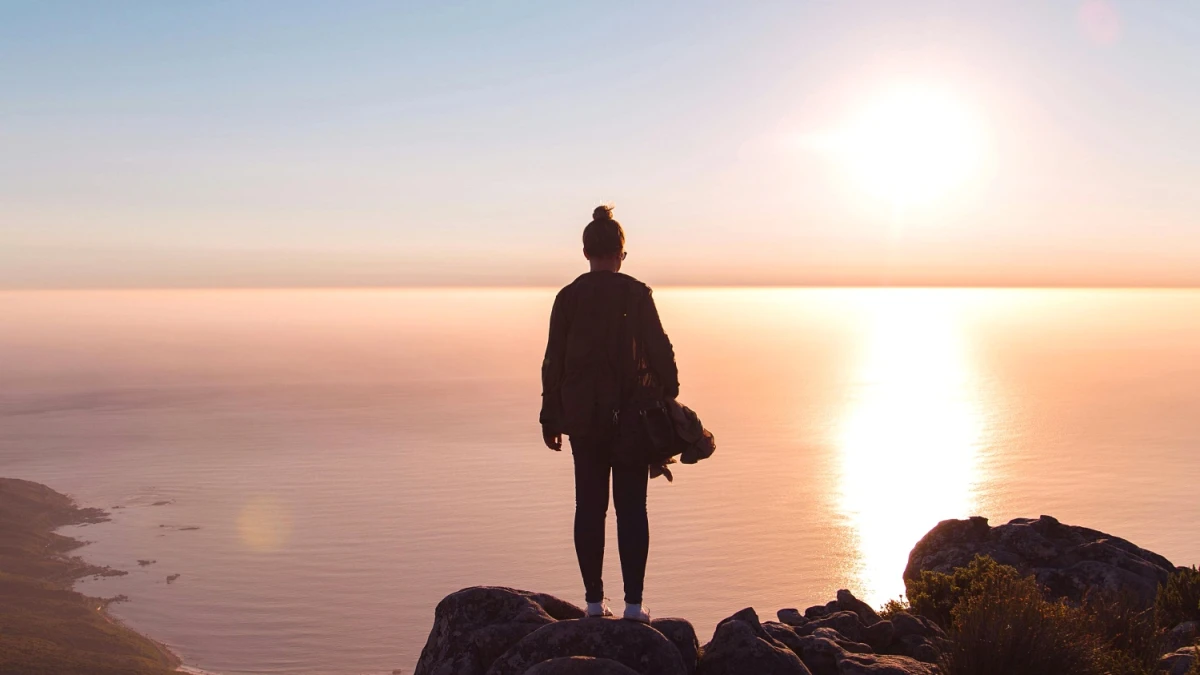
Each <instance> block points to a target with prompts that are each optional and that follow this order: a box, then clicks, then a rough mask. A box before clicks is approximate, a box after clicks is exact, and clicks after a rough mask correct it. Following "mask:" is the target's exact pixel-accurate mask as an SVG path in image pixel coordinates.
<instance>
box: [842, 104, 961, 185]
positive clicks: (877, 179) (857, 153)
mask: <svg viewBox="0 0 1200 675" xmlns="http://www.w3.org/2000/svg"><path fill="white" fill-rule="evenodd" d="M829 140H830V141H831V142H830V146H831V147H830V149H831V150H833V151H834V152H835V154H836V155H837V159H838V161H839V163H841V164H842V165H843V168H844V169H845V171H846V173H847V174H848V175H849V176H850V178H851V180H852V183H853V184H854V186H855V187H856V188H857V189H858V190H860V191H862V192H864V193H866V194H867V195H869V196H870V197H872V198H874V199H878V200H883V201H885V202H887V203H888V204H890V205H891V206H893V207H897V208H903V207H914V206H923V205H928V204H931V203H935V202H938V201H941V200H943V199H946V198H947V197H949V196H951V195H953V194H954V193H955V192H957V191H959V190H960V189H961V188H963V187H964V186H965V185H966V184H967V183H968V182H969V181H971V180H972V179H974V178H975V177H976V175H977V173H978V169H979V165H980V162H981V159H982V156H983V134H982V130H981V127H980V123H979V120H978V116H977V115H976V114H975V113H974V111H973V110H971V109H970V107H969V106H967V105H966V104H965V103H963V102H962V101H961V100H960V99H958V98H957V97H955V96H954V95H953V94H951V93H950V92H948V91H944V90H941V89H938V88H936V87H929V86H916V85H909V86H903V87H896V88H893V89H891V90H889V91H887V92H885V93H883V94H881V95H879V96H877V97H876V98H874V99H872V100H871V101H870V102H869V103H867V104H866V105H865V106H863V107H862V108H861V110H860V111H859V112H858V113H857V114H856V115H853V116H852V117H851V119H850V120H849V122H848V123H847V124H846V125H845V126H844V127H843V128H842V129H840V130H839V131H838V132H836V133H835V134H834V137H833V138H832V139H829Z"/></svg>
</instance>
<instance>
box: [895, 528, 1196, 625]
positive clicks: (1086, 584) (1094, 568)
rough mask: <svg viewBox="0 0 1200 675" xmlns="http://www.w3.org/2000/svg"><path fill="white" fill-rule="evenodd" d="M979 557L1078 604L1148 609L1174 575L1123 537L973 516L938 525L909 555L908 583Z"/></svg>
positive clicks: (1153, 555) (1166, 563)
mask: <svg viewBox="0 0 1200 675" xmlns="http://www.w3.org/2000/svg"><path fill="white" fill-rule="evenodd" d="M977 554H983V555H988V556H991V557H992V558H994V559H995V560H996V561H997V562H1000V563H1002V564H1005V565H1012V566H1013V567H1016V568H1017V569H1018V570H1020V571H1021V572H1022V573H1026V574H1033V575H1034V576H1036V577H1037V580H1038V582H1039V583H1041V584H1042V585H1043V586H1045V587H1046V588H1047V589H1048V590H1049V592H1050V594H1051V596H1053V597H1063V598H1068V599H1070V600H1075V601H1078V600H1081V599H1082V598H1083V596H1084V595H1085V594H1087V593H1088V592H1092V591H1098V592H1104V593H1129V594H1131V595H1132V596H1133V597H1135V598H1137V599H1138V600H1139V601H1140V602H1141V603H1142V604H1143V605H1144V606H1146V607H1149V606H1151V605H1153V604H1154V596H1155V593H1156V591H1157V589H1158V585H1159V584H1161V583H1165V582H1166V580H1167V575H1169V574H1170V573H1171V572H1173V571H1174V570H1175V566H1174V565H1172V564H1171V562H1170V561H1169V560H1167V559H1166V558H1164V557H1162V556H1161V555H1158V554H1157V553H1154V552H1152V551H1147V550H1146V549H1143V548H1139V547H1138V546H1135V545H1133V544H1131V543H1130V542H1128V541H1126V540H1124V539H1121V538H1120V537H1114V536H1112V535H1109V534H1105V533H1103V532H1099V531H1096V530H1091V529H1088V528H1086V527H1078V526H1074V525H1063V524H1062V523H1060V522H1058V521H1057V520H1055V519H1054V518H1051V517H1050V516H1042V517H1040V518H1037V519H1033V518H1017V519H1014V520H1012V521H1009V522H1008V524H1006V525H999V526H996V527H991V526H989V525H988V521H987V519H986V518H981V517H974V518H970V519H968V520H944V521H942V522H940V523H938V524H937V525H936V526H935V527H934V528H933V529H932V530H930V531H929V532H928V533H927V534H926V535H925V536H924V537H922V538H921V540H920V541H919V542H917V545H916V546H915V547H914V548H913V550H912V552H911V553H910V554H909V556H908V567H906V568H905V570H904V578H905V579H916V578H918V577H919V576H920V574H921V572H922V571H924V570H933V571H937V572H949V571H950V570H952V569H954V568H955V567H963V566H966V565H967V564H968V563H969V562H970V561H971V559H972V558H974V557H975V556H976V555H977Z"/></svg>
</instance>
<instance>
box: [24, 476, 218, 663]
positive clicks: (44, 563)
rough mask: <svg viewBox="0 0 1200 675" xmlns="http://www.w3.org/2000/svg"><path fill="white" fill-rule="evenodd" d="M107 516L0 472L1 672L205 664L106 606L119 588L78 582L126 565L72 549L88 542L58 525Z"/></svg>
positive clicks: (95, 520) (117, 573) (114, 572)
mask: <svg viewBox="0 0 1200 675" xmlns="http://www.w3.org/2000/svg"><path fill="white" fill-rule="evenodd" d="M108 519H109V517H108V513H107V512H106V511H104V510H102V509H98V508H89V507H81V506H79V505H78V504H77V503H76V502H75V500H74V499H72V498H71V497H69V496H67V495H64V494H62V493H59V492H57V491H55V490H53V489H52V488H50V487H47V486H45V485H42V484H41V483H35V482H32V481H27V480H21V479H17V478H0V598H3V600H4V601H3V602H2V603H0V626H2V627H3V628H4V630H0V672H29V673H42V672H45V673H85V672H86V673H96V674H97V675H101V674H107V673H112V674H113V675H116V674H117V673H128V674H131V675H161V674H163V673H179V672H185V673H187V672H190V673H196V674H199V673H203V672H204V671H199V670H195V669H190V668H187V667H186V666H184V665H183V662H182V659H180V658H179V656H178V655H177V654H175V653H174V652H172V651H171V649H170V648H169V647H167V645H165V644H163V643H161V642H158V641H157V640H154V639H152V638H150V637H147V636H145V635H143V634H141V633H139V632H137V631H135V630H133V629H132V628H130V627H129V626H127V625H125V624H124V623H123V622H122V621H121V620H120V619H118V618H117V617H115V616H113V615H112V614H111V613H110V612H109V611H108V608H109V606H110V605H112V604H113V603H115V602H119V601H121V600H122V598H121V596H117V597H115V598H102V597H91V596H87V595H84V594H83V593H80V592H78V591H76V590H74V587H75V582H76V581H78V580H80V579H83V578H85V577H91V576H120V575H123V574H125V573H124V572H120V571H117V570H114V569H112V568H110V567H103V566H99V565H93V564H91V563H89V562H87V561H86V560H84V559H83V558H82V557H81V556H77V555H72V552H73V551H75V550H77V549H79V548H81V547H82V546H84V545H85V544H86V543H87V542H85V541H81V540H79V539H75V538H73V537H68V536H66V535H62V534H58V533H57V530H58V529H59V528H61V527H64V526H67V525H82V524H93V523H103V522H106V521H108Z"/></svg>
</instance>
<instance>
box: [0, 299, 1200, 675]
mask: <svg viewBox="0 0 1200 675" xmlns="http://www.w3.org/2000/svg"><path fill="white" fill-rule="evenodd" d="M553 294H554V291H553V290H551V289H543V290H478V289H459V290H378V291H374V290H329V291H323V290H295V291H275V290H271V291H265V290H264V291H260V290H253V291H61V292H59V291H54V292H4V293H0V316H3V317H4V321H3V324H0V383H2V384H3V387H2V388H0V474H2V475H5V476H14V477H21V478H27V479H31V480H36V481H41V482H45V483H47V484H49V485H50V486H51V487H54V488H56V489H58V490H60V491H64V492H68V493H71V494H73V495H75V496H77V497H78V499H79V500H80V501H81V503H83V504H85V505H88V506H100V507H116V506H119V507H121V508H119V509H114V510H113V511H112V516H113V521H112V522H111V523H106V524H102V525H97V526H91V527H86V528H72V530H73V531H71V532H69V533H70V534H75V535H76V536H82V537H83V538H86V539H88V540H92V541H93V543H92V544H90V545H89V546H87V547H85V548H84V549H82V550H81V553H82V554H83V555H84V556H86V557H87V558H88V559H89V560H92V561H95V562H99V563H103V564H109V565H112V566H114V567H116V568H118V569H123V570H128V571H129V572H130V574H129V575H127V576H125V577H120V578H112V579H105V580H101V581H96V582H86V583H83V584H80V588H81V590H83V591H84V592H87V593H90V594H93V595H116V594H118V593H124V594H126V595H128V596H129V597H130V599H131V601H130V602H128V603H124V604H119V605H116V606H115V608H114V609H115V613H116V614H117V615H118V616H120V617H121V618H123V619H125V620H126V621H128V622H129V624H130V625H132V626H133V627H134V628H136V629H138V630H141V631H144V632H146V633H148V634H149V635H150V636H152V637H154V638H156V639H159V640H161V641H164V642H166V643H167V644H169V645H170V646H171V647H172V648H174V649H176V650H177V651H178V652H179V653H180V654H181V656H182V657H183V658H184V660H185V662H186V663H188V664H189V665H191V666H196V667H199V668H203V669H206V670H211V671H215V672H219V673H264V672H278V673H283V672H286V673H311V674H315V673H338V674H347V675H349V674H352V673H366V672H390V671H391V670H392V669H393V668H404V669H405V672H408V671H409V669H411V667H412V666H413V665H414V664H415V662H416V659H417V656H418V654H419V651H420V648H421V646H422V645H423V644H424V641H425V638H426V636H427V634H428V631H429V628H430V625H431V622H432V618H433V608H434V606H435V605H436V603H437V602H438V601H439V600H440V599H441V598H442V597H443V596H444V595H446V594H447V593H450V592H453V591H455V590H458V589H459V588H462V587H465V586H470V585H476V584H501V585H507V586H514V587H518V588H527V589H532V590H538V591H544V592H550V593H554V594H556V595H559V596H561V597H564V598H565V599H568V600H571V601H573V602H577V603H578V602H581V601H582V585H581V582H580V581H579V579H578V570H577V568H576V564H575V558H574V551H573V548H572V544H571V519H572V509H573V496H572V482H571V462H570V457H569V455H568V454H567V453H565V452H564V453H562V454H556V453H553V452H550V451H549V450H547V449H545V448H544V447H543V446H542V444H541V442H540V439H539V437H538V436H539V430H538V427H537V424H536V422H537V410H538V405H539V398H538V397H539V391H540V384H539V381H538V367H539V364H540V362H541V358H542V350H543V348H544V346H545V331H546V324H547V318H548V313H549V308H550V303H551V301H552V299H553ZM655 297H656V299H657V301H658V304H659V308H660V311H661V313H662V316H663V321H664V324H665V326H666V328H667V332H668V333H669V334H670V336H671V339H672V341H673V342H674V344H675V347H676V352H677V356H678V361H679V366H680V375H681V381H682V391H681V397H680V398H681V400H682V401H683V402H685V403H686V404H688V405H689V406H691V407H693V408H695V409H696V410H697V411H698V412H699V414H700V415H701V418H702V419H703V420H704V422H705V424H706V426H708V427H709V428H710V429H711V430H712V431H713V432H714V433H715V434H716V437H717V441H718V450H717V454H716V455H715V456H714V457H713V458H712V459H711V460H709V461H706V462H704V463H702V464H700V465H697V466H694V467H681V468H679V470H678V471H676V481H675V483H673V484H667V483H665V482H663V481H662V479H658V480H655V481H653V482H652V483H651V486H650V487H651V489H650V496H649V500H650V504H649V509H650V517H651V553H650V564H649V570H648V576H647V603H648V605H649V606H650V608H651V610H652V611H653V612H654V613H655V614H656V615H658V616H668V615H676V616H684V617H687V618H689V619H691V620H692V621H693V622H694V623H695V624H696V627H697V630H698V632H699V634H700V636H701V640H706V639H707V638H708V637H709V636H710V635H711V633H712V630H713V627H714V625H715V624H716V622H717V621H718V620H720V619H721V618H723V617H725V616H728V615H729V614H731V613H733V612H735V611H737V610H739V609H741V608H743V607H745V606H751V605H752V606H754V607H755V608H756V609H757V610H758V612H759V614H760V615H761V616H766V617H770V616H771V615H773V614H774V612H775V610H777V609H779V608H782V607H800V608H803V607H804V606H806V605H810V604H815V603H819V602H825V601H826V600H829V599H830V598H831V597H832V595H833V593H834V591H835V590H836V589H838V588H842V587H846V588H850V589H852V590H853V591H854V592H855V593H857V594H859V595H860V596H862V597H865V598H866V599H867V600H868V601H869V602H871V603H873V604H880V603H882V602H883V601H884V600H886V599H888V598H890V597H895V596H897V595H899V594H900V593H901V592H902V591H903V584H902V581H901V579H900V574H901V571H902V570H903V567H904V564H905V561H906V558H907V554H908V551H909V549H910V548H911V546H912V545H913V543H915V542H916V540H917V539H918V538H919V537H920V536H921V535H922V534H923V533H924V532H925V531H927V530H928V529H929V528H930V527H931V526H933V525H934V524H935V523H937V522H938V521H939V520H942V519H945V518H953V517H965V516H968V515H973V514H980V515H984V516H987V517H989V518H991V519H992V522H993V523H998V522H1002V521H1006V520H1007V519H1009V518H1013V517H1019V516H1037V515H1039V514H1043V513H1046V514H1050V515H1054V516H1056V517H1058V518H1059V519H1060V520H1062V521H1064V522H1068V523H1072V524H1081V525H1086V526H1089V527H1093V528H1096V529H1100V530H1104V531H1106V532H1110V533H1112V534H1115V535H1118V536H1122V537H1125V538H1127V539H1130V540H1132V541H1134V542H1135V543H1137V544H1139V545H1141V546H1144V547H1147V548H1150V549H1152V550H1155V551H1157V552H1159V553H1162V554H1164V555H1166V556H1167V557H1168V558H1170V559H1171V560H1172V561H1173V562H1175V563H1176V564H1190V563H1194V562H1198V561H1200V537H1198V536H1197V535H1198V534H1200V500H1197V499H1196V497H1195V495H1196V490H1197V485H1200V454H1198V453H1197V448H1198V447H1200V415H1197V414H1196V411H1197V410H1200V388H1197V387H1196V386H1195V383H1196V382H1197V381H1198V378H1200V291H1195V290H1179V291H1171V290H1164V291H1156V290H1134V291H1123V290H1100V291H1095V290H903V289H897V290H845V289H829V290H818V289H803V290H789V289H777V290H775V289H773V290H754V289H664V290H660V291H658V292H657V293H656V295H655ZM160 502H168V503H166V504H160V505H157V506H156V505H154V504H156V503H160ZM609 521H610V523H609V551H608V554H609V557H608V561H607V563H606V570H607V575H606V581H607V583H608V595H609V597H611V598H615V599H619V598H620V597H621V591H620V576H619V567H618V566H617V558H616V545H615V544H616V542H615V531H614V527H613V518H612V517H611V516H610V519H609ZM191 528H199V529H191ZM139 559H143V560H155V561H156V562H155V563H153V564H150V565H147V566H140V565H139V564H138V563H137V561H138V560H139ZM173 574H179V575H180V576H179V578H178V579H177V580H175V581H174V582H173V583H170V584H168V583H167V582H166V578H167V576H168V575H173Z"/></svg>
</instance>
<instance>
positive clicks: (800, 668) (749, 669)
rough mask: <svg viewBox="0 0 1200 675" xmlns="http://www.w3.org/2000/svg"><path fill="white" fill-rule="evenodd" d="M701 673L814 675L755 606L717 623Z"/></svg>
mask: <svg viewBox="0 0 1200 675" xmlns="http://www.w3.org/2000/svg"><path fill="white" fill-rule="evenodd" d="M696 672H697V673H698V675H748V674H750V673H753V674H754V675H811V673H810V672H809V670H808V668H806V667H805V666H804V662H802V661H801V660H800V657H798V656H796V654H795V653H794V652H793V651H792V650H791V649H789V648H788V646H787V645H785V644H784V643H782V642H780V641H779V640H777V639H775V638H774V637H772V636H771V633H769V632H768V631H767V629H766V628H764V627H763V624H761V623H760V622H759V620H758V614H756V613H755V612H754V610H753V609H751V608H746V609H743V610H742V611H740V612H738V613H737V614H734V615H733V616H731V617H729V618H727V619H725V620H723V621H721V623H719V624H717V630H716V631H715V632H714V633H713V638H712V641H711V642H709V643H708V644H707V645H705V646H704V649H703V650H702V652H701V655H700V664H699V667H698V668H697V669H696Z"/></svg>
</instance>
